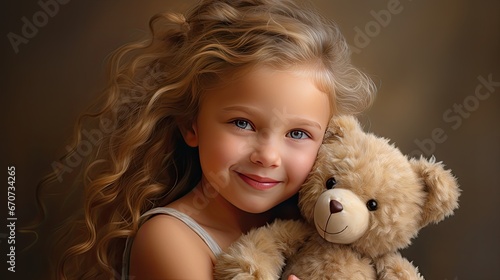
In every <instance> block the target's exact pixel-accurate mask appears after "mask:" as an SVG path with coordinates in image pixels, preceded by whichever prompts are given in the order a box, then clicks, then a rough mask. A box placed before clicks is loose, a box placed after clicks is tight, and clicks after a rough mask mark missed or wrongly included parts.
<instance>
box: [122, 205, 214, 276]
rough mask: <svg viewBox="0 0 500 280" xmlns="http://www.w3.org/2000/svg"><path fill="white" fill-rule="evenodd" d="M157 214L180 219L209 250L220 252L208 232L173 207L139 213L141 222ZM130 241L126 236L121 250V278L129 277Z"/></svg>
mask: <svg viewBox="0 0 500 280" xmlns="http://www.w3.org/2000/svg"><path fill="white" fill-rule="evenodd" d="M157 214H165V215H170V216H173V217H175V218H177V219H179V220H180V221H182V222H183V223H184V224H186V225H187V226H188V227H189V228H191V229H192V230H193V231H194V232H195V233H196V234H198V236H200V238H201V239H202V240H203V241H204V242H205V243H206V244H207V246H208V247H209V248H210V250H211V251H212V253H213V254H214V255H215V256H217V255H219V254H220V253H221V252H222V250H221V248H220V247H219V244H217V242H215V240H214V239H213V238H212V237H211V236H210V235H209V234H208V232H207V231H206V230H204V229H203V228H202V227H201V226H200V225H199V224H198V223H197V222H196V221H195V220H193V219H192V218H191V217H189V216H188V215H186V214H184V213H182V212H179V211H177V210H175V209H173V208H166V207H158V208H153V209H151V210H149V211H147V212H146V213H144V214H142V215H141V223H142V222H145V221H146V220H147V218H148V217H150V216H153V215H157ZM132 242H133V238H132V237H129V238H127V241H126V243H125V250H124V251H123V260H122V276H121V279H122V280H128V279H129V275H128V273H129V261H130V250H131V249H132Z"/></svg>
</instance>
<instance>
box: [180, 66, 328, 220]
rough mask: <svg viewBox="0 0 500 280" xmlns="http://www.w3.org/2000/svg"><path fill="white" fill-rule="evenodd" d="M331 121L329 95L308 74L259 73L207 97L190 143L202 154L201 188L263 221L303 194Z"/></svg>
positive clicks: (189, 136) (188, 137) (260, 70)
mask: <svg viewBox="0 0 500 280" xmlns="http://www.w3.org/2000/svg"><path fill="white" fill-rule="evenodd" d="M329 118H330V101H329V98H328V95H327V94H326V93H324V92H321V91H319V90H318V89H317V88H316V86H315V84H314V82H313V80H312V79H311V78H310V77H309V76H308V75H306V74H304V72H300V71H293V70H290V71H278V70H272V69H270V68H258V69H256V70H254V71H251V72H249V73H248V74H246V75H244V76H242V77H241V78H239V79H237V80H236V81H234V82H230V83H226V84H224V86H220V87H218V88H217V89H211V90H209V91H207V92H206V93H205V98H204V99H203V102H202V104H201V107H200V111H199V115H198V117H197V120H196V122H195V123H194V124H193V127H192V131H189V132H187V134H185V139H186V142H187V143H188V144H189V145H191V146H198V147H199V155H200V162H201V167H202V171H203V178H202V183H203V184H207V183H208V184H210V185H211V186H212V187H213V188H215V189H216V190H217V192H218V194H220V195H221V196H222V197H223V198H224V199H225V200H227V201H229V202H230V203H231V204H233V205H234V206H236V207H237V208H239V209H241V210H243V211H246V212H250V213H261V212H264V211H267V210H269V209H270V208H272V207H274V206H276V205H277V204H279V203H280V202H282V201H284V200H286V199H288V198H290V197H291V196H293V195H294V194H295V193H297V191H298V190H299V188H300V186H301V184H302V183H303V182H304V180H305V179H306V177H307V175H308V173H309V171H310V170H311V168H312V165H313V163H314V160H315V158H316V155H317V152H318V149H319V146H320V144H321V142H322V140H323V136H324V133H325V129H326V127H327V124H328V121H329Z"/></svg>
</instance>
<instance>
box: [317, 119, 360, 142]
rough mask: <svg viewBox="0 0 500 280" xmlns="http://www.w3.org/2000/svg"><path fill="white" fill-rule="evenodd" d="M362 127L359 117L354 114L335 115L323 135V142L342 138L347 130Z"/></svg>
mask: <svg viewBox="0 0 500 280" xmlns="http://www.w3.org/2000/svg"><path fill="white" fill-rule="evenodd" d="M360 127H361V126H360V124H359V122H358V119H356V117H354V116H351V115H340V116H334V117H333V118H332V119H331V120H330V123H329V124H328V128H327V129H326V132H325V136H324V137H323V144H325V143H331V142H333V141H335V140H339V139H342V138H344V136H345V133H346V132H348V131H351V130H354V129H360Z"/></svg>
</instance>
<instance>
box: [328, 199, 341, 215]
mask: <svg viewBox="0 0 500 280" xmlns="http://www.w3.org/2000/svg"><path fill="white" fill-rule="evenodd" d="M342 210H344V207H342V204H341V203H340V202H338V201H336V200H330V213H331V214H335V213H338V212H341V211H342Z"/></svg>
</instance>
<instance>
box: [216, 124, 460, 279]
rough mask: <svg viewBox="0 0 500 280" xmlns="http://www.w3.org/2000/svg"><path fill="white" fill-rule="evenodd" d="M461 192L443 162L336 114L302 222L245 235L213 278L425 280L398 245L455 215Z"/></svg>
mask: <svg viewBox="0 0 500 280" xmlns="http://www.w3.org/2000/svg"><path fill="white" fill-rule="evenodd" d="M332 178H333V179H332ZM459 195H460V190H459V187H458V184H457V182H456V179H455V177H454V176H453V175H452V174H451V172H450V171H449V170H445V169H444V166H443V164H442V163H441V162H436V161H435V159H434V158H431V159H430V160H427V159H424V158H420V159H408V158H407V157H406V156H404V155H403V154H402V153H401V152H400V150H399V149H397V148H396V147H394V145H392V144H390V143H389V140H387V139H384V138H380V137H377V136H375V135H373V134H370V133H366V132H364V131H363V130H362V128H361V126H360V124H359V122H358V121H357V120H356V119H355V118H354V117H350V116H341V117H337V118H334V119H332V121H331V123H330V127H329V130H328V131H327V135H326V137H325V141H324V144H323V145H322V147H321V148H320V150H319V152H318V157H317V161H316V163H315V166H314V167H313V169H312V171H311V174H310V176H309V177H308V179H307V180H306V182H305V183H304V185H303V187H302V188H301V191H300V196H299V207H300V209H301V212H302V215H303V217H304V220H305V221H276V222H274V223H273V224H271V225H268V226H267V227H263V228H258V229H255V230H253V231H251V232H249V233H248V234H247V235H244V236H243V237H242V238H241V239H240V240H239V241H238V242H236V243H235V244H233V245H232V246H231V247H230V248H229V250H228V252H227V253H224V254H222V255H221V256H220V257H219V259H218V261H217V264H216V266H215V278H216V279H279V278H280V277H282V279H286V278H287V277H288V275H290V274H294V275H296V276H298V277H299V278H301V279H423V277H422V276H421V275H420V274H419V272H418V270H417V268H416V267H414V266H413V265H412V264H411V263H410V262H409V261H408V260H407V259H405V258H404V257H402V256H401V255H400V254H399V252H398V250H399V249H402V248H405V247H407V246H408V245H410V244H411V240H412V239H413V238H414V237H416V235H417V234H418V232H419V230H420V229H421V228H423V227H425V226H427V225H428V224H430V223H438V222H439V221H441V220H443V219H444V218H445V217H447V216H450V215H452V214H453V211H454V210H455V209H456V208H457V207H458V197H459ZM332 201H335V202H332ZM359 205H361V207H360V206H359ZM325 215H326V216H325ZM337 228H338V229H337Z"/></svg>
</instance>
